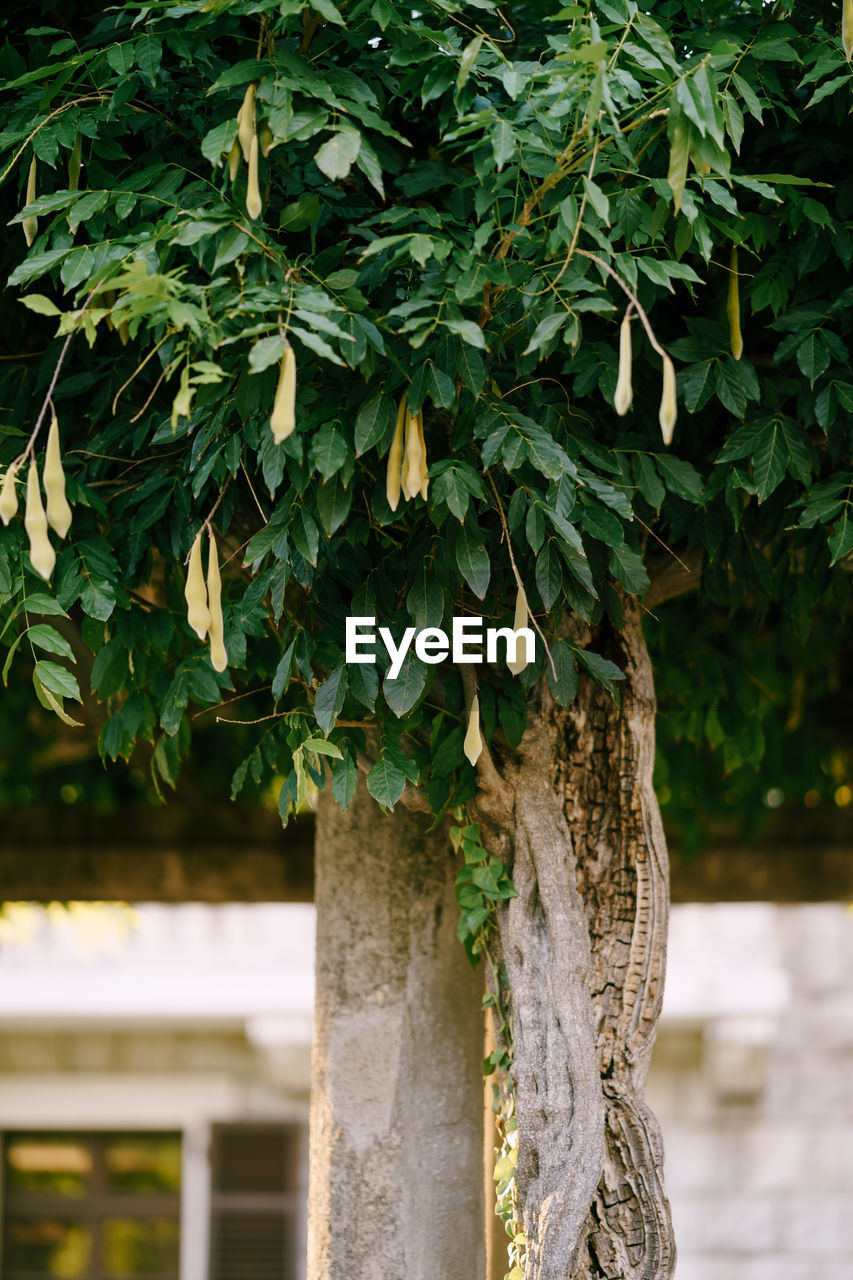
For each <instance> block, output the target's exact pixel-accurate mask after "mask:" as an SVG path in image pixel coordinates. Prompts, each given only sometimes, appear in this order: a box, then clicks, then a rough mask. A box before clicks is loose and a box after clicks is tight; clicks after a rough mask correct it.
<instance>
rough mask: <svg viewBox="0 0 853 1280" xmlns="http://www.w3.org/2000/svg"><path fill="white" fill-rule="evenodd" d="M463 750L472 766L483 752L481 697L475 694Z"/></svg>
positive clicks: (469, 713)
mask: <svg viewBox="0 0 853 1280" xmlns="http://www.w3.org/2000/svg"><path fill="white" fill-rule="evenodd" d="M462 750H463V751H464V752H465V755H466V757H467V758H468V760H470V762H471V764H476V763H477V761H478V760H479V759H480V756H481V755H482V752H483V739H482V738H481V737H480V697H479V694H476V693H475V694H474V697H473V700H472V702H471V710H470V711H469V712H468V731H467V733H466V734H465V741H464V742H463V744H462Z"/></svg>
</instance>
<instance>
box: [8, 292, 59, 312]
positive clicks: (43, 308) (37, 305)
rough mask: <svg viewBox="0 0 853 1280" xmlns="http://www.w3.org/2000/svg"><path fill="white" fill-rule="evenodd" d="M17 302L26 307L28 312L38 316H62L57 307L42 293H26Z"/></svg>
mask: <svg viewBox="0 0 853 1280" xmlns="http://www.w3.org/2000/svg"><path fill="white" fill-rule="evenodd" d="M18 301H19V302H20V303H22V304H23V306H25V307H27V308H28V309H29V310H30V311H35V313H36V315H40V316H59V315H62V312H61V311H60V309H59V307H58V306H57V305H56V303H55V302H52V301H51V299H50V298H46V297H45V296H44V294H43V293H28V294H24V295H23V296H22V297H20V298H18Z"/></svg>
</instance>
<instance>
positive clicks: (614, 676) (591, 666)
mask: <svg viewBox="0 0 853 1280" xmlns="http://www.w3.org/2000/svg"><path fill="white" fill-rule="evenodd" d="M575 657H576V658H577V660H578V662H580V663H581V665H582V666H584V667H586V669H587V671H588V672H589V674H590V675H591V676H592V678H593V680H595V681H596V683H597V684H600V685H601V686H602V687H603V688H605V689H606V690H607V692H608V693H609V694H611V695H612V696H613V697H614V698H615V697H616V696H617V689H616V684H615V682H616V681H617V680H624V679H625V672H624V671H620V670H619V668H618V667H617V666H616V663H615V662H611V661H610V659H609V658H603V657H602V656H601V654H600V653H593V652H592V651H591V650H590V649H575Z"/></svg>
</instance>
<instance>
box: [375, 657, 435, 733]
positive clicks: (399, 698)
mask: <svg viewBox="0 0 853 1280" xmlns="http://www.w3.org/2000/svg"><path fill="white" fill-rule="evenodd" d="M427 674H428V671H427V668H426V666H425V665H424V664H423V663H422V662H421V660H420V659H419V658H418V657H417V655H416V653H415V651H414V649H410V650H409V652H408V653H407V654H406V656H405V658H404V659H403V665H402V666H401V668H400V674H399V675H398V676H397V678H396V680H391V679H389V677H388V676H386V677H385V680H384V683H383V685H382V693H383V695H384V697H385V701H386V702H387V703H388V706H389V707H390V708H391V710H392V711H393V712H394V715H395V716H401V717H402V716H404V715H406V713H407V712H409V711H411V709H412V707H413V706H414V705H415V703H416V702H417V700H418V698H419V697H420V696H421V694H422V693H423V691H424V688H425V686H426V681H427Z"/></svg>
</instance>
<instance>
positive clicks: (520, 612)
mask: <svg viewBox="0 0 853 1280" xmlns="http://www.w3.org/2000/svg"><path fill="white" fill-rule="evenodd" d="M529 621H530V613H529V611H528V608H527V597H526V596H525V594H524V592H523V591H522V589H521V587H519V588H518V595H517V596H516V597H515V617H514V618H513V620H512V629H513V631H520V630H521V629H522V627H526V626H527V624H528V622H529ZM506 665H507V666H508V667H509V669H510V672H511V673H512V675H514V676H519V675H521V673H522V671H523V670H524V668H525V667H526V666H527V644H526V643H525V645H524V648H522V646H521V645H520V644H518V645H517V647H516V650H515V662H507V664H506Z"/></svg>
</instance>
